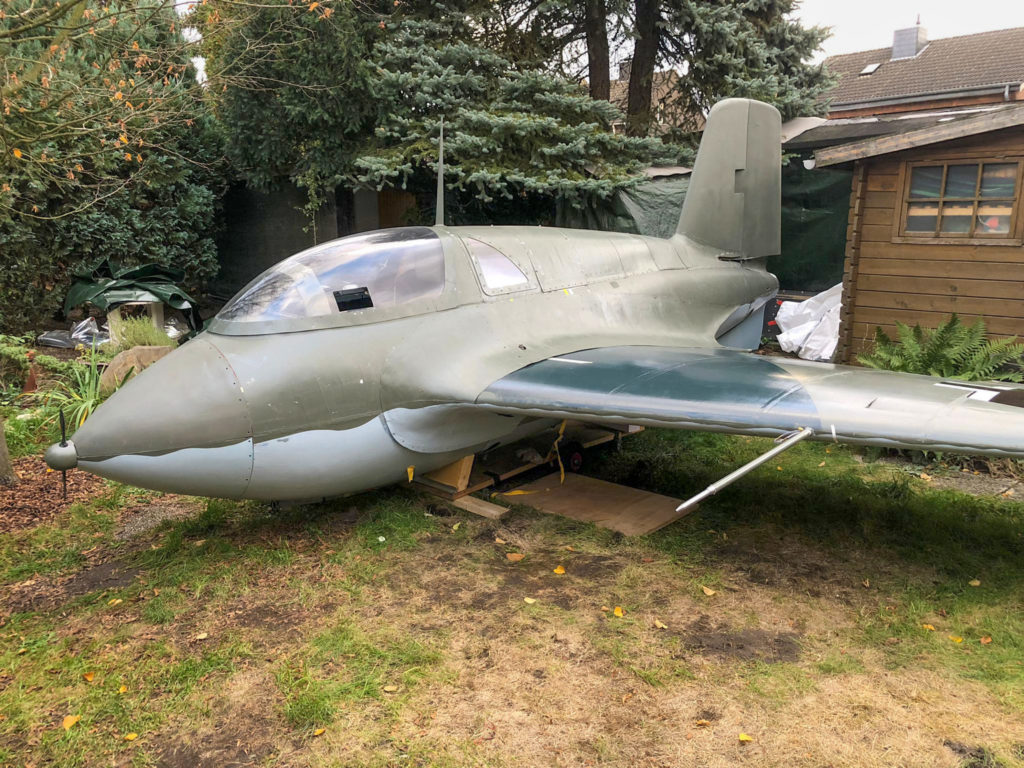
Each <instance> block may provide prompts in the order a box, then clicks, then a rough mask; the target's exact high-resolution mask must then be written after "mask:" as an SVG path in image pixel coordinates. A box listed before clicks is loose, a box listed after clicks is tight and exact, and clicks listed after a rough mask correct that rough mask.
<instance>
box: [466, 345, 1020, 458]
mask: <svg viewBox="0 0 1024 768" xmlns="http://www.w3.org/2000/svg"><path fill="white" fill-rule="evenodd" d="M477 403H478V404H480V405H483V406H486V407H488V408H490V409H493V410H495V411H498V412H501V413H507V414H521V415H532V416H540V417H547V418H552V417H554V418H571V419H578V420H582V421H588V422H593V423H598V424H608V425H624V424H643V425H647V426H655V427H672V428H678V429H694V430H708V431H718V432H729V433H735V434H748V435H764V436H772V437H774V436H779V435H781V434H785V433H788V432H791V431H793V430H796V429H804V430H806V429H811V430H813V432H814V439H817V440H829V441H831V440H836V441H838V442H846V443H855V444H862V445H877V446H883V447H891V448H917V449H927V450H934V451H949V452H958V453H969V454H981V455H988V456H1000V457H1013V458H1022V457H1024V386H1020V385H1014V384H1003V383H999V382H991V383H977V382H964V381H956V380H943V379H937V378H932V377H929V376H915V375H912V374H905V373H893V372H890V371H879V370H872V369H868V368H857V367H853V366H841V365H830V364H827V363H811V362H807V361H803V360H793V359H789V358H783V357H771V356H763V355H757V354H753V353H749V352H742V351H735V350H729V349H723V348H714V349H684V348H673V347H645V346H626V347H603V348H599V349H589V350H584V351H580V352H574V353H572V354H568V355H561V356H559V357H552V358H549V359H547V360H542V361H540V362H538V363H534V364H532V365H529V366H526V367H525V368H522V369H520V370H518V371H515V372H513V373H511V374H509V375H507V376H505V377H503V378H501V379H499V380H497V381H495V382H494V383H492V384H491V385H490V386H489V387H488V388H487V389H486V390H484V392H483V393H481V395H480V396H479V397H478V398H477Z"/></svg>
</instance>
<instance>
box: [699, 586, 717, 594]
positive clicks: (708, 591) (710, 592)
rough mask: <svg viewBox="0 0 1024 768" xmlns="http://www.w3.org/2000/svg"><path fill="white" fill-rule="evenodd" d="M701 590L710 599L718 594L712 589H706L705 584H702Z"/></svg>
mask: <svg viewBox="0 0 1024 768" xmlns="http://www.w3.org/2000/svg"><path fill="white" fill-rule="evenodd" d="M700 588H701V589H703V590H704V594H705V595H707V596H708V597H713V596H714V595H717V594H718V593H717V592H715V590H713V589H712V588H711V587H705V586H704V585H703V584H701V587H700Z"/></svg>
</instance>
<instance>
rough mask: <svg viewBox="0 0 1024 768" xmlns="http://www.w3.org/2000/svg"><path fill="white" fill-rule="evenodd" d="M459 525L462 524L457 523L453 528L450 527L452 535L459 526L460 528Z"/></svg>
mask: <svg viewBox="0 0 1024 768" xmlns="http://www.w3.org/2000/svg"><path fill="white" fill-rule="evenodd" d="M460 525H462V523H461V522H458V523H456V524H455V525H453V526H452V533H454V532H455V531H457V530H459V526H460Z"/></svg>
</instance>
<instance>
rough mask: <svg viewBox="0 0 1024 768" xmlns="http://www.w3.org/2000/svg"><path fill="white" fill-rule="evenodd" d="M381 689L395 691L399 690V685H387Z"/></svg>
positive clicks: (388, 691) (386, 691)
mask: <svg viewBox="0 0 1024 768" xmlns="http://www.w3.org/2000/svg"><path fill="white" fill-rule="evenodd" d="M381 690H383V691H384V693H394V692H395V691H397V690H398V686H397V685H385V686H384V687H383V688H382V689H381Z"/></svg>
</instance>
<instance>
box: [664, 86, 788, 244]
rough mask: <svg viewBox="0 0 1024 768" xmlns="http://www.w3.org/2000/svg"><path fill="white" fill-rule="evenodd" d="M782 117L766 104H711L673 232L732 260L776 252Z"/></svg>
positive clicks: (748, 101)
mask: <svg viewBox="0 0 1024 768" xmlns="http://www.w3.org/2000/svg"><path fill="white" fill-rule="evenodd" d="M781 127H782V118H781V116H780V115H779V111H778V110H777V109H775V107H773V106H771V105H770V104H765V103H764V102H760V101H753V100H751V99H725V100H724V101H720V102H718V103H717V104H715V106H714V107H712V109H711V112H710V114H708V119H707V124H706V125H705V127H704V135H703V136H702V137H701V142H700V148H699V149H698V151H697V161H696V163H695V164H694V168H693V174H692V176H691V177H690V188H689V190H688V191H687V193H686V200H685V201H684V203H683V210H682V213H681V214H680V216H679V226H678V228H677V229H676V232H677V233H678V234H681V235H686V236H687V237H689V238H691V239H693V240H696V241H697V242H700V243H703V244H704V245H709V246H711V247H713V248H721V249H722V250H723V251H730V252H732V253H733V254H735V258H737V259H742V260H746V259H760V258H764V257H766V256H775V255H777V254H778V253H779V252H780V215H781V196H782V141H781Z"/></svg>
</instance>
